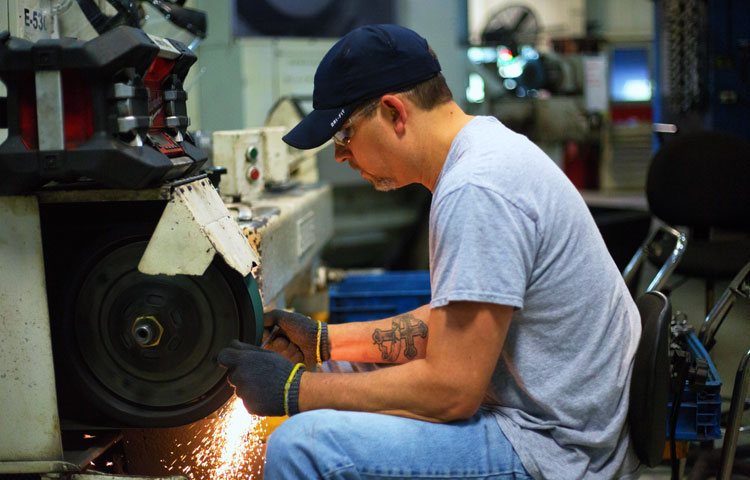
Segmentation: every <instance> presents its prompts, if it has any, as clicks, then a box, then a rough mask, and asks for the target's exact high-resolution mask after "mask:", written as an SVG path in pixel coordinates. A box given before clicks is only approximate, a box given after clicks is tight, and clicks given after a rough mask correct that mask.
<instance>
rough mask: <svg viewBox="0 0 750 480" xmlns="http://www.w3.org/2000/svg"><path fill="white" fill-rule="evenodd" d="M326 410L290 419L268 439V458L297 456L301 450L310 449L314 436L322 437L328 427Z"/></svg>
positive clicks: (301, 414) (306, 413) (314, 411)
mask: <svg viewBox="0 0 750 480" xmlns="http://www.w3.org/2000/svg"><path fill="white" fill-rule="evenodd" d="M325 417H326V413H325V411H324V410H313V411H310V412H303V413H300V414H297V415H294V416H293V417H289V419H288V420H286V421H284V422H283V423H282V424H281V425H279V426H278V427H277V428H276V430H274V431H273V433H272V434H271V436H270V437H268V444H267V446H266V456H267V457H269V458H274V459H277V458H279V457H282V456H295V455H296V454H298V453H299V451H300V450H304V449H305V448H306V447H307V448H309V447H310V446H311V444H312V441H313V436H320V434H321V433H322V432H321V430H322V429H324V428H325V425H326V419H325Z"/></svg>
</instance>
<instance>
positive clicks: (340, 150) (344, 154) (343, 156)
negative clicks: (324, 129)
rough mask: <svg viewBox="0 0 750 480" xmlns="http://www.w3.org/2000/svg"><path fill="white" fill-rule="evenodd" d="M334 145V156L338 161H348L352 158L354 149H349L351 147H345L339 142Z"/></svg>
mask: <svg viewBox="0 0 750 480" xmlns="http://www.w3.org/2000/svg"><path fill="white" fill-rule="evenodd" d="M334 146H335V150H334V154H333V156H334V158H335V159H336V161H337V162H339V163H342V162H346V161H348V160H349V159H351V158H352V151H351V150H349V147H343V146H341V145H339V144H337V143H336V144H334Z"/></svg>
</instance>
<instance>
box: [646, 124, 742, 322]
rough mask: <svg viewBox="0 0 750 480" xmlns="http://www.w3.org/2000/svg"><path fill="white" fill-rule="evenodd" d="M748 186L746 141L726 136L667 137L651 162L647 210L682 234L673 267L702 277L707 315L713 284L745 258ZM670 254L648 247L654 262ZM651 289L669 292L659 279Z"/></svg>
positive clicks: (727, 277) (666, 248) (668, 250)
mask: <svg viewBox="0 0 750 480" xmlns="http://www.w3.org/2000/svg"><path fill="white" fill-rule="evenodd" d="M749 185H750V142H748V141H747V140H746V139H744V138H741V137H737V136H733V135H729V134H724V133H719V132H699V133H693V134H689V135H684V136H679V137H676V138H673V139H670V140H669V141H667V142H665V144H664V146H663V147H662V148H661V149H660V150H659V151H658V152H657V153H656V155H654V158H653V159H652V161H651V165H650V167H649V171H648V176H647V180H646V198H647V200H648V205H649V209H650V210H651V213H652V214H653V215H654V216H655V217H656V218H658V219H660V220H661V221H663V222H664V223H666V224H667V225H669V226H671V227H673V228H676V229H678V230H679V231H680V232H682V233H683V234H684V235H685V237H686V239H685V240H684V241H686V242H687V243H688V245H687V247H686V248H684V246H683V248H682V250H683V251H684V255H682V258H681V259H679V260H678V261H677V263H678V264H677V265H674V267H673V268H672V271H674V273H676V274H680V275H684V276H686V277H698V278H701V279H703V280H705V281H706V301H705V305H706V312H705V313H706V314H708V311H709V309H710V308H711V307H712V306H713V304H714V298H713V290H714V282H715V281H717V280H730V279H731V278H733V277H734V276H735V275H736V274H737V272H739V270H740V269H741V268H742V266H743V265H745V264H746V263H747V262H750V208H748V205H750V187H748V186H749ZM669 241H670V242H671V243H674V240H669ZM666 245H669V243H667V244H666ZM670 255H674V252H673V251H672V249H671V248H670V247H669V246H664V244H663V245H662V247H661V248H658V247H656V248H651V249H649V250H648V256H649V259H650V260H651V261H652V262H654V263H656V264H661V263H664V262H665V261H667V258H668V257H669V256H670ZM672 271H670V272H669V273H670V274H671V273H672ZM665 281H666V278H662V282H665ZM650 288H654V289H657V290H659V291H662V292H665V293H667V295H668V294H669V292H667V291H665V284H664V283H662V284H660V285H659V288H655V287H654V286H653V285H652V286H651V287H650Z"/></svg>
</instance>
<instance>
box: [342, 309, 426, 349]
mask: <svg viewBox="0 0 750 480" xmlns="http://www.w3.org/2000/svg"><path fill="white" fill-rule="evenodd" d="M429 317H430V307H429V305H424V306H422V307H419V308H417V309H415V310H412V311H411V312H407V313H403V314H401V315H396V316H395V317H390V318H386V319H383V320H376V321H372V322H356V323H345V324H339V325H329V326H328V340H329V341H330V344H331V360H346V361H350V362H374V363H404V362H408V361H410V360H415V359H418V358H424V355H425V351H426V345H427V336H428V330H429V328H428V325H429Z"/></svg>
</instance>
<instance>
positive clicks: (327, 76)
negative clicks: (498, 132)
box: [283, 25, 440, 149]
mask: <svg viewBox="0 0 750 480" xmlns="http://www.w3.org/2000/svg"><path fill="white" fill-rule="evenodd" d="M439 72H440V63H438V61H437V59H436V58H435V57H434V56H432V54H431V53H430V51H429V47H428V46H427V40H425V39H424V38H422V37H421V36H420V35H419V34H417V33H416V32H414V31H412V30H409V29H408V28H404V27H400V26H398V25H367V26H364V27H359V28H357V29H355V30H352V31H351V32H349V33H347V34H346V35H344V36H343V37H342V38H341V40H339V41H338V42H336V44H335V45H334V46H333V47H331V49H330V50H329V51H328V53H326V55H325V57H323V60H321V61H320V65H318V69H317V71H316V72H315V82H314V83H315V85H314V89H313V111H312V112H310V114H308V115H307V116H306V117H305V118H304V119H302V121H301V122H300V123H299V124H297V126H296V127H294V128H293V129H292V130H291V131H290V132H289V133H287V134H286V135H285V136H284V138H283V139H284V141H285V142H286V143H288V144H289V145H291V146H293V147H296V148H302V149H307V148H315V147H318V146H320V145H322V144H324V143H325V142H326V141H328V140H329V139H330V138H331V137H333V134H334V133H336V132H337V131H338V130H339V129H341V127H342V126H343V124H344V122H346V120H347V119H348V118H349V116H350V115H351V114H352V112H354V110H355V109H356V108H357V106H358V105H360V104H361V103H362V102H364V101H366V100H369V99H371V98H375V97H377V96H379V95H384V94H386V93H388V92H394V91H397V90H400V89H403V88H407V87H409V86H411V85H415V84H417V83H420V82H423V81H425V80H428V79H430V78H432V77H434V76H436V75H437V74H438V73H439Z"/></svg>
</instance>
